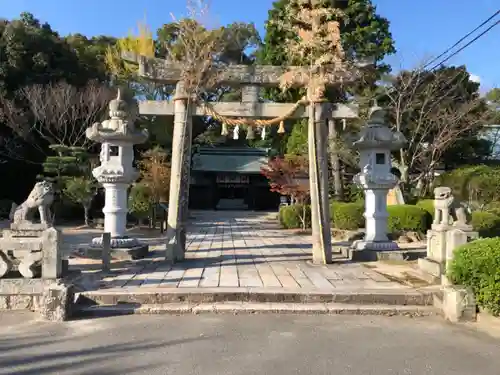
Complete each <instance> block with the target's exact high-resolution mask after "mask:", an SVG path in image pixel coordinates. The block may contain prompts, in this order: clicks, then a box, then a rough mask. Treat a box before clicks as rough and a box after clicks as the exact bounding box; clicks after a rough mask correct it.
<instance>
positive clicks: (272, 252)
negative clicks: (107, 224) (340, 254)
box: [70, 212, 410, 292]
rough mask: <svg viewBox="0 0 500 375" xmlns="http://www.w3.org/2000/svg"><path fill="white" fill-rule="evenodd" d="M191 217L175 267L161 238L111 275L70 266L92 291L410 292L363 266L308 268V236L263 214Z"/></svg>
mask: <svg viewBox="0 0 500 375" xmlns="http://www.w3.org/2000/svg"><path fill="white" fill-rule="evenodd" d="M192 215H194V216H195V218H194V220H193V223H192V224H191V227H190V231H189V236H188V242H189V247H188V251H187V253H186V260H185V261H184V262H181V263H178V264H175V265H170V264H167V263H165V262H163V261H162V258H161V257H162V256H163V254H164V252H163V251H162V250H164V248H165V246H164V244H163V243H162V239H161V238H156V242H154V241H153V240H150V241H149V242H150V244H151V247H152V248H153V249H156V250H155V251H153V253H152V256H151V258H149V259H143V260H140V261H129V262H115V263H114V264H113V271H114V272H113V273H112V274H107V275H105V274H101V273H100V272H92V270H95V269H98V268H99V265H98V262H94V264H92V262H88V261H82V260H81V259H71V260H70V265H71V267H74V268H80V269H82V270H84V271H85V270H88V271H89V272H85V273H86V274H87V275H88V276H89V279H92V280H93V281H94V282H93V287H92V289H94V288H96V289H101V290H102V289H106V290H107V292H111V291H112V290H124V289H126V290H128V291H132V290H134V291H139V290H143V291H144V292H147V291H150V292H152V291H153V290H155V288H202V289H203V288H206V289H207V291H208V288H242V287H244V288H256V289H278V290H285V289H286V290H295V291H296V290H302V291H325V292H327V291H330V290H331V291H334V290H335V289H337V288H356V289H360V288H362V289H365V288H366V289H369V290H373V289H384V290H388V289H396V290H401V289H410V287H408V286H406V285H402V284H400V283H398V282H395V281H391V280H389V279H388V278H386V277H385V276H383V275H381V274H379V273H377V272H375V271H374V270H373V269H371V268H368V267H365V266H364V265H362V264H354V263H349V262H346V261H343V262H338V263H335V264H332V265H328V266H315V265H312V264H310V263H309V262H308V261H309V259H310V258H311V245H310V243H311V238H310V236H308V235H298V234H294V233H292V232H289V231H284V230H281V229H279V228H277V226H276V220H272V219H270V218H269V216H267V218H266V216H265V215H264V214H256V213H244V214H242V213H241V212H238V213H236V212H234V213H228V212H194V213H193V214H192ZM87 236H89V234H87ZM89 238H90V237H89ZM82 239H83V237H80V238H79V240H82ZM89 287H90V286H89ZM94 290H95V289H94Z"/></svg>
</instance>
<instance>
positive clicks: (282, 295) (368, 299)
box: [81, 288, 433, 306]
mask: <svg viewBox="0 0 500 375" xmlns="http://www.w3.org/2000/svg"><path fill="white" fill-rule="evenodd" d="M134 289H135V288H134ZM81 297H83V298H85V299H87V300H89V302H91V303H93V304H98V305H117V304H120V303H138V304H141V305H163V304H172V303H191V304H203V303H212V304H213V303H219V302H233V303H242V302H252V303H298V304H304V303H307V304H313V303H342V304H358V305H390V306H393V305H399V306H432V305H433V292H432V291H427V290H415V289H410V290H406V289H398V290H380V289H378V290H377V289H376V290H368V289H342V290H335V291H333V290H332V291H328V292H327V291H297V290H286V289H282V288H280V290H270V289H259V288H225V289H222V288H205V289H201V288H176V289H173V288H172V289H169V288H154V289H148V290H139V291H137V290H127V289H121V290H116V289H115V290H98V291H87V292H82V293H81Z"/></svg>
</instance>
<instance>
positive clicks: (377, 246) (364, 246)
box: [352, 240, 399, 251]
mask: <svg viewBox="0 0 500 375" xmlns="http://www.w3.org/2000/svg"><path fill="white" fill-rule="evenodd" d="M352 248H353V249H355V250H373V251H388V250H397V249H399V246H398V244H397V243H396V242H394V241H383V242H375V241H365V240H359V241H354V242H353V244H352Z"/></svg>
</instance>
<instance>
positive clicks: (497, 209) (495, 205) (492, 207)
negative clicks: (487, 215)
mask: <svg viewBox="0 0 500 375" xmlns="http://www.w3.org/2000/svg"><path fill="white" fill-rule="evenodd" d="M484 211H487V212H491V213H492V214H495V215H497V216H500V202H498V201H497V202H490V203H488V204H487V205H486V206H485V207H484Z"/></svg>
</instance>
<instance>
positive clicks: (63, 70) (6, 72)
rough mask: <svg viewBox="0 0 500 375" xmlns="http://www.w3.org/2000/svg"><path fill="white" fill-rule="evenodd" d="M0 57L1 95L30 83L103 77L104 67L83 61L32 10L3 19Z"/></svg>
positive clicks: (8, 93)
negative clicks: (6, 19)
mask: <svg viewBox="0 0 500 375" xmlns="http://www.w3.org/2000/svg"><path fill="white" fill-rule="evenodd" d="M0 56H2V58H1V59H0V94H2V95H10V94H12V93H13V92H14V91H16V90H17V89H19V88H21V87H24V86H27V85H31V84H38V83H41V84H44V83H49V82H57V81H60V80H65V81H67V82H68V83H69V84H72V85H73V84H74V85H77V86H78V85H82V84H85V83H86V82H87V81H88V80H90V79H94V78H102V67H96V66H91V65H88V62H84V63H82V61H81V60H79V57H78V54H77V52H76V50H75V49H74V48H72V46H71V45H70V44H69V43H68V42H67V41H66V40H65V39H63V38H61V37H60V36H59V34H58V33H57V32H55V31H54V30H52V28H51V27H50V25H49V24H47V23H44V24H41V23H40V21H39V20H38V19H36V18H35V17H34V16H33V14H31V13H21V15H20V17H19V18H18V19H14V20H11V21H4V20H2V21H1V22H0Z"/></svg>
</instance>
